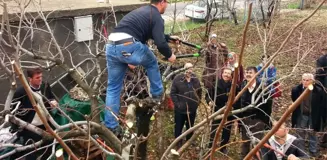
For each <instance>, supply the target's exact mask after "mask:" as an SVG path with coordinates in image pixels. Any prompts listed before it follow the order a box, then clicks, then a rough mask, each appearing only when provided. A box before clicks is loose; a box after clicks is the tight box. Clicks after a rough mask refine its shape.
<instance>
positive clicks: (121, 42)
mask: <svg viewBox="0 0 327 160" xmlns="http://www.w3.org/2000/svg"><path fill="white" fill-rule="evenodd" d="M135 41H136V40H135V39H134V38H133V37H131V38H126V39H122V40H119V41H110V40H109V44H112V45H120V44H124V43H129V42H132V43H134V42H135Z"/></svg>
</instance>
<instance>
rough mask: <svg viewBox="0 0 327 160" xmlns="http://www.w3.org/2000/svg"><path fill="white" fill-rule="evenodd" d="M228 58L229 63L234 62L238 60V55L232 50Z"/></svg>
mask: <svg viewBox="0 0 327 160" xmlns="http://www.w3.org/2000/svg"><path fill="white" fill-rule="evenodd" d="M227 60H228V62H229V63H234V62H236V60H237V55H236V53H235V52H230V53H228V55H227Z"/></svg>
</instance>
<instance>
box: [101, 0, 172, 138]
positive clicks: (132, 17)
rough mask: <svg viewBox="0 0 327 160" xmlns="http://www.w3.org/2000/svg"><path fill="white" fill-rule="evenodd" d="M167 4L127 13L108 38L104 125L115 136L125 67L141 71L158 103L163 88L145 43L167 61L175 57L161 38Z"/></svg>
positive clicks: (154, 0)
mask: <svg viewBox="0 0 327 160" xmlns="http://www.w3.org/2000/svg"><path fill="white" fill-rule="evenodd" d="M167 5H168V2H167V0H151V1H150V5H147V6H143V7H141V8H138V9H136V10H133V11H131V12H130V13H128V14H127V15H125V16H124V17H123V19H122V20H121V21H120V22H119V23H118V25H117V26H116V27H115V29H114V30H113V32H112V33H111V34H110V35H109V38H108V39H109V43H108V44H107V46H106V57H107V68H108V86H107V93H106V110H105V118H104V119H105V120H104V123H105V125H106V126H107V127H108V128H109V129H110V130H112V131H113V132H114V133H115V134H116V135H118V136H119V134H120V133H121V129H120V127H119V123H118V120H117V119H116V118H115V117H116V116H117V115H118V114H119V109H120V98H119V97H120V93H121V89H122V86H123V78H124V75H125V72H126V69H127V67H128V64H130V65H133V66H137V65H141V66H143V67H144V68H145V70H146V72H147V76H148V77H149V80H150V92H151V95H152V98H153V99H154V100H156V101H158V102H159V101H160V100H161V97H162V95H163V85H162V81H161V76H160V72H159V67H158V62H157V59H156V56H155V55H154V53H153V52H152V51H151V50H150V49H149V48H148V46H147V45H146V42H147V41H148V40H149V39H153V40H154V43H155V44H156V46H157V48H158V50H159V52H160V53H161V54H162V55H164V56H165V57H166V58H167V59H168V61H170V62H174V61H175V59H176V56H175V55H174V54H173V53H172V51H171V49H170V48H169V46H168V43H167V42H168V40H169V39H170V38H175V39H178V37H172V36H171V37H170V36H168V35H165V34H164V20H163V19H162V17H161V14H163V13H164V12H165V10H166V8H167Z"/></svg>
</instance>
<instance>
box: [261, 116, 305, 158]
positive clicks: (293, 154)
mask: <svg viewBox="0 0 327 160" xmlns="http://www.w3.org/2000/svg"><path fill="white" fill-rule="evenodd" d="M278 120H279V118H278V119H276V121H274V122H273V126H274V125H275V124H276V123H277V121H278ZM288 132H289V129H288V126H287V124H286V123H285V122H284V123H283V125H282V126H280V128H279V129H278V130H277V131H276V132H275V134H274V135H273V136H272V137H270V138H269V140H268V142H267V144H268V145H269V146H271V148H272V149H271V148H266V147H265V148H263V149H262V156H263V160H299V159H300V158H309V156H308V155H307V154H306V153H305V152H304V151H305V149H304V146H303V145H302V143H301V140H299V139H298V138H296V137H295V136H293V135H290V134H288Z"/></svg>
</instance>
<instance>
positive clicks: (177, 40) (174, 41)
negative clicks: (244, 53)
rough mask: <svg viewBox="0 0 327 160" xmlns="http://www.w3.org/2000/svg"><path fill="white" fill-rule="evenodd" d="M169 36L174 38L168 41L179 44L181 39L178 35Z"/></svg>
mask: <svg viewBox="0 0 327 160" xmlns="http://www.w3.org/2000/svg"><path fill="white" fill-rule="evenodd" d="M170 38H171V39H174V40H170V42H172V43H176V44H179V41H180V40H181V38H179V37H178V36H170Z"/></svg>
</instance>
